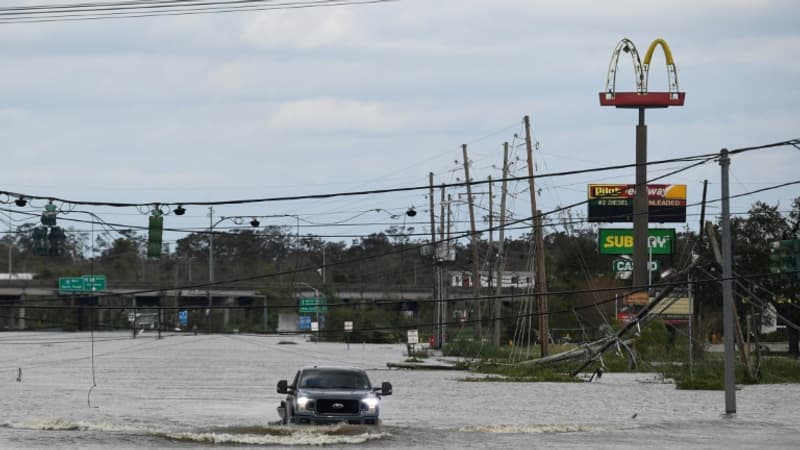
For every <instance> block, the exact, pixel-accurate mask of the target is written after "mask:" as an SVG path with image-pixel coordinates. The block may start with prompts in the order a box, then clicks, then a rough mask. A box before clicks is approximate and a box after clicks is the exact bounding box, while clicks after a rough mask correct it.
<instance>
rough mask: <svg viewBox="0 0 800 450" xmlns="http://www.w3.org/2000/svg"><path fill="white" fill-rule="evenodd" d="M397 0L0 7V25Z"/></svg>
mask: <svg viewBox="0 0 800 450" xmlns="http://www.w3.org/2000/svg"><path fill="white" fill-rule="evenodd" d="M394 1H398V0H304V1H285V2H281V3H277V2H275V0H230V1H220V0H217V1H203V2H201V1H199V0H189V1H180V0H174V1H163V2H121V3H118V4H110V3H107V4H103V3H86V4H82V5H84V6H74V5H73V6H71V5H60V6H59V7H55V8H53V7H51V8H49V9H47V8H48V7H47V6H43V5H37V6H33V7H25V6H22V7H15V9H10V8H0V25H2V24H19V23H28V24H29V23H47V22H71V21H86V20H104V19H134V18H146V17H163V16H186V15H196V14H219V13H233V12H247V11H277V10H292V9H309V8H319V7H335V6H358V5H371V4H379V3H388V2H394Z"/></svg>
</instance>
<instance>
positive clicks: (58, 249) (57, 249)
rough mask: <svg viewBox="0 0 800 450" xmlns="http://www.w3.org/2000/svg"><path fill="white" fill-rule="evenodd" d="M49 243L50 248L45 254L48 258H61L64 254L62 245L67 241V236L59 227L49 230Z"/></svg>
mask: <svg viewBox="0 0 800 450" xmlns="http://www.w3.org/2000/svg"><path fill="white" fill-rule="evenodd" d="M47 239H48V241H50V247H49V248H48V252H47V254H48V255H50V256H62V255H63V254H64V243H65V242H66V240H67V235H66V234H64V230H63V229H62V228H61V227H52V228H50V235H48V237H47Z"/></svg>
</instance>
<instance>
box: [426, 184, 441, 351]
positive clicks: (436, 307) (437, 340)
mask: <svg viewBox="0 0 800 450" xmlns="http://www.w3.org/2000/svg"><path fill="white" fill-rule="evenodd" d="M428 183H429V187H428V202H429V207H428V211H430V218H431V262H432V263H433V346H434V347H436V348H440V347H441V345H442V335H441V326H442V317H441V316H440V315H439V313H440V308H441V305H440V299H439V295H440V292H439V263H438V261H437V245H436V218H435V216H434V213H433V211H434V206H435V205H434V201H433V172H430V173H429V174H428Z"/></svg>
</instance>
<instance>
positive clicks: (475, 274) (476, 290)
mask: <svg viewBox="0 0 800 450" xmlns="http://www.w3.org/2000/svg"><path fill="white" fill-rule="evenodd" d="M461 150H462V153H463V154H464V177H465V178H466V184H467V204H468V205H469V229H470V235H471V242H472V301H473V302H474V303H473V305H474V307H475V310H476V311H477V319H478V326H477V327H475V337H476V338H478V339H481V334H482V330H481V328H483V317H482V314H481V308H482V306H483V305H482V302H481V300H480V293H481V274H480V272H479V271H478V267H479V266H478V264H479V261H478V258H479V256H478V233H477V231H476V230H475V209H474V208H473V206H472V185H471V184H470V181H471V180H470V177H469V158H467V144H463V145H462V146H461Z"/></svg>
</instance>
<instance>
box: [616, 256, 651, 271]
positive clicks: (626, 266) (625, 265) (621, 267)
mask: <svg viewBox="0 0 800 450" xmlns="http://www.w3.org/2000/svg"><path fill="white" fill-rule="evenodd" d="M648 266H649V267H648V269H649V270H650V272H656V271H658V270H659V269H660V268H661V262H660V261H658V260H656V259H654V260H652V261H649V264H648ZM611 268H612V269H613V270H614V272H633V261H632V260H630V259H622V258H619V259H615V260H614V261H612V262H611Z"/></svg>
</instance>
